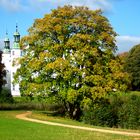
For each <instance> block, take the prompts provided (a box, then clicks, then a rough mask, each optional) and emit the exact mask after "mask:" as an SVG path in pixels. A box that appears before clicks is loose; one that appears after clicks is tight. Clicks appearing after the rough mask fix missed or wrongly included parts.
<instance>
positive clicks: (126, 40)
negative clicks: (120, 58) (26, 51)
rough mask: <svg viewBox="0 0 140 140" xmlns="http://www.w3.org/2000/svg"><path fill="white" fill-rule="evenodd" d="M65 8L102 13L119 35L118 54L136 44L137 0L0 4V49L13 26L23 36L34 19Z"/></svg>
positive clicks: (10, 0)
mask: <svg viewBox="0 0 140 140" xmlns="http://www.w3.org/2000/svg"><path fill="white" fill-rule="evenodd" d="M66 4H70V5H76V6H81V5H82V6H83V5H84V6H88V7H89V8H90V9H93V10H94V9H99V8H100V9H102V10H103V11H104V15H105V16H106V17H107V18H108V19H109V21H110V23H111V25H112V26H113V28H114V30H115V31H116V32H117V33H118V35H119V36H118V37H117V38H116V40H117V45H118V48H119V50H118V52H124V51H129V50H130V48H132V47H133V46H134V45H136V44H139V43H140V28H139V26H140V16H139V15H140V8H139V6H140V0H0V18H1V20H0V46H3V39H4V37H5V32H6V30H8V34H9V38H10V39H11V40H12V39H13V37H12V35H13V33H14V32H15V25H16V22H18V25H19V31H20V33H21V36H24V35H26V34H27V30H28V28H29V27H30V26H31V25H32V24H33V22H34V19H36V18H42V17H43V16H44V14H45V13H49V12H51V9H54V8H57V7H58V6H63V5H66Z"/></svg>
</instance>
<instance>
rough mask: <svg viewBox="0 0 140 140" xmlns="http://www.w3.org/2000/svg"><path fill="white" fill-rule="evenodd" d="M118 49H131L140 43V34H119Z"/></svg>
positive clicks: (117, 39) (120, 50)
mask: <svg viewBox="0 0 140 140" xmlns="http://www.w3.org/2000/svg"><path fill="white" fill-rule="evenodd" d="M116 41H117V46H118V49H119V50H118V51H119V52H125V51H129V50H130V49H131V48H132V47H133V46H134V45H137V44H140V36H138V37H136V36H128V35H126V36H118V37H117V38H116Z"/></svg>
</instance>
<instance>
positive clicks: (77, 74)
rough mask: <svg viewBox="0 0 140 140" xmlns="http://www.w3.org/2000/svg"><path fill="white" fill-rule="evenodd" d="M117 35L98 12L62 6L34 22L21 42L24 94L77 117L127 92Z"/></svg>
mask: <svg viewBox="0 0 140 140" xmlns="http://www.w3.org/2000/svg"><path fill="white" fill-rule="evenodd" d="M115 36H116V33H115V32H114V31H113V29H112V27H111V25H110V24H109V22H108V20H107V18H105V17H104V16H102V12H101V11H100V10H96V11H92V10H89V9H88V8H86V7H72V6H64V7H59V8H58V9H56V10H52V12H51V13H50V14H46V15H45V16H44V18H42V19H36V20H35V22H34V23H33V25H32V27H31V28H30V29H29V35H28V36H26V37H24V38H22V40H21V44H22V46H24V43H28V44H29V46H30V47H29V48H26V49H25V51H26V52H25V54H26V55H25V56H24V57H23V58H22V59H21V60H20V64H21V67H20V69H19V70H18V71H17V73H16V75H15V81H16V82H19V83H20V91H21V93H22V95H28V96H39V95H41V96H42V97H43V96H47V97H55V98H57V99H58V101H61V103H63V105H64V107H65V110H66V112H67V113H68V115H69V116H70V117H71V118H78V117H79V114H80V112H81V107H82V106H86V105H88V104H90V103H91V102H93V101H94V100H96V99H100V98H103V97H105V96H106V95H107V94H108V93H110V92H112V90H113V89H115V90H126V88H127V86H126V82H127V78H125V77H127V73H124V72H123V71H122V67H121V65H120V62H119V59H118V58H116V57H115V55H114V54H115V51H116V49H117V47H116V45H115Z"/></svg>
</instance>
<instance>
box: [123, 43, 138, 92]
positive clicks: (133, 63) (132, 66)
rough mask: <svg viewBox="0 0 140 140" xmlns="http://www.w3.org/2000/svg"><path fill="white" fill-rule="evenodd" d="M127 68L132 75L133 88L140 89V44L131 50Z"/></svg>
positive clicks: (126, 62)
mask: <svg viewBox="0 0 140 140" xmlns="http://www.w3.org/2000/svg"><path fill="white" fill-rule="evenodd" d="M125 70H126V71H127V72H128V73H129V74H130V75H131V82H132V83H131V85H132V90H140V44H139V45H136V46H134V47H133V48H132V49H131V50H130V51H129V53H128V56H127V57H126V61H125Z"/></svg>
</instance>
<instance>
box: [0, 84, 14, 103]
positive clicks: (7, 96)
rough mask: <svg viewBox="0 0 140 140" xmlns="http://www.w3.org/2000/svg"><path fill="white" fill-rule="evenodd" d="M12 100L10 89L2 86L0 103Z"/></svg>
mask: <svg viewBox="0 0 140 140" xmlns="http://www.w3.org/2000/svg"><path fill="white" fill-rule="evenodd" d="M12 102H13V98H12V95H11V91H10V89H8V88H5V87H4V88H3V89H2V91H1V93H0V103H12Z"/></svg>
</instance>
